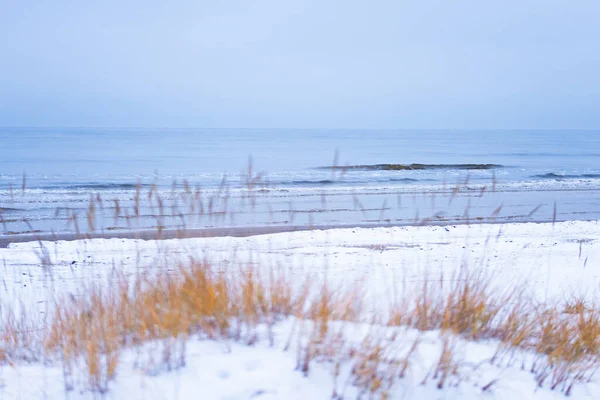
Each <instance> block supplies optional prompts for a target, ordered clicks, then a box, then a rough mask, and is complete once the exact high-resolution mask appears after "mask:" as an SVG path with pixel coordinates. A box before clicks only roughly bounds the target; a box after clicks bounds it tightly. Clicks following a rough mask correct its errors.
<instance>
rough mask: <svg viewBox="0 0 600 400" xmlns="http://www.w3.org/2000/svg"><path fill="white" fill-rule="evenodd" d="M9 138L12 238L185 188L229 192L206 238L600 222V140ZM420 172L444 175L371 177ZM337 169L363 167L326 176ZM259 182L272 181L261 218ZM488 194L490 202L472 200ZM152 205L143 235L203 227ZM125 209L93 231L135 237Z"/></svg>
mask: <svg viewBox="0 0 600 400" xmlns="http://www.w3.org/2000/svg"><path fill="white" fill-rule="evenodd" d="M0 138H1V139H2V146H0V211H1V217H2V221H4V223H3V224H2V226H0V230H1V231H0V233H1V234H7V233H8V232H11V233H22V232H28V231H32V230H36V231H37V230H40V231H51V230H54V231H71V230H73V229H74V227H73V224H72V223H71V224H69V223H68V222H69V219H73V218H72V216H73V215H74V214H77V215H78V216H79V217H81V218H83V215H84V214H85V213H86V212H87V210H89V202H90V196H91V195H93V196H95V197H97V196H98V194H99V195H100V197H101V198H102V199H103V200H104V201H105V203H108V202H113V206H114V200H118V201H119V207H120V208H123V209H127V208H128V207H131V202H132V201H133V200H134V197H135V192H136V185H137V184H138V183H141V184H142V185H145V186H142V190H149V188H150V185H152V184H156V185H157V192H160V193H162V196H163V197H164V200H165V201H168V202H170V203H174V202H175V203H177V201H178V200H177V199H178V197H177V196H178V195H177V194H176V193H174V190H175V191H176V190H185V189H184V188H183V187H184V182H187V185H188V186H187V187H189V188H197V187H198V188H200V191H201V194H200V201H206V202H207V203H208V202H209V200H210V199H209V198H210V197H211V196H216V195H217V194H218V193H221V194H220V195H219V196H221V197H223V196H222V195H223V193H222V192H223V190H224V189H223V188H224V187H227V196H229V198H230V200H229V201H228V204H227V205H226V207H227V208H226V209H225V208H223V210H222V211H226V214H227V215H228V216H227V217H223V218H222V219H221V220H218V221H217V220H216V218H215V217H214V216H212V217H209V216H208V214H209V213H208V211H206V214H207V215H203V216H202V218H201V217H198V218H196V217H194V218H185V219H186V223H188V224H190V225H193V226H194V227H206V226H217V225H260V224H308V223H314V224H352V223H364V222H368V223H378V222H381V221H387V222H389V223H403V222H406V221H413V220H414V221H417V220H420V219H422V218H428V217H432V216H434V215H437V216H438V218H439V217H440V215H444V218H448V219H456V220H458V219H459V217H465V215H466V214H468V217H469V218H474V217H488V216H489V215H490V214H491V212H492V211H493V210H495V209H496V208H497V207H498V206H499V205H501V204H502V205H503V209H502V212H501V213H500V214H499V215H498V216H500V217H503V218H505V219H513V220H514V219H518V218H521V219H537V220H547V219H549V218H551V215H552V218H554V215H553V213H554V204H555V203H556V204H557V210H558V212H557V214H558V219H592V218H600V195H599V191H600V131H526V130H522V131H495V130H482V131H452V130H446V131H445V130H435V131H423V130H419V131H411V130H286V129H270V130H257V129H245V130H244V129H235V130H233V129H232V130H208V129H206V130H203V129H196V130H191V129H59V128H48V129H39V128H19V129H14V128H0ZM413 163H417V164H427V165H429V164H431V165H439V164H444V165H445V167H442V168H432V167H425V168H427V169H418V170H385V169H381V168H377V167H373V166H374V165H378V164H413ZM460 164H495V165H496V166H495V167H493V168H490V169H474V170H468V169H466V168H465V167H460V166H459V165H460ZM332 165H335V166H339V167H346V166H349V167H352V166H360V167H359V168H349V169H345V168H344V169H331V168H329V169H327V168H320V167H327V166H332ZM430 168H431V169H430ZM249 169H250V171H251V175H253V176H255V175H256V174H257V173H261V175H260V179H257V180H256V185H255V186H253V188H254V189H256V188H260V191H259V192H257V196H258V197H259V199H258V200H259V201H258V202H256V199H255V200H253V204H252V210H250V209H249V203H248V202H247V201H246V200H245V199H246V197H247V194H248V193H247V189H248V170H249ZM224 177H225V181H224ZM174 182H176V184H175V188H176V189H173V183H174ZM458 182H460V183H461V184H462V186H461V187H460V188H459V190H457V191H454V193H453V187H454V186H455V185H456V184H457V183H458ZM224 183H225V184H224ZM483 186H486V189H485V190H484V192H485V194H486V195H485V196H479V197H476V196H474V193H481V189H482V188H483ZM402 196H404V197H406V199H409V200H408V201H407V200H404V201H402ZM421 197H427V199H424V198H422V199H420V198H421ZM480 197H481V199H480ZM144 198H145V197H144ZM442 198H443V199H442ZM202 199H204V200H202ZM236 199H237V200H236ZM419 199H420V200H419ZM475 199H479V200H477V201H475ZM180 202H181V201H180ZM150 203H151V200H148V201H147V204H142V211H141V212H140V214H141V216H140V217H139V218H136V221H135V227H136V228H145V227H153V226H156V225H161V226H167V227H175V226H177V225H178V224H179V222H177V221H176V220H177V218H176V217H173V215H174V214H177V215H179V219H180V220H183V219H182V218H181V215H182V214H183V215H184V216H185V215H188V214H194V213H197V210H195V209H194V210H193V213H192V208H194V207H191V208H190V209H186V210H183V211H181V210H180V209H178V210H177V212H175V211H173V210H171V212H170V214H171V216H170V220H167V219H168V218H167V217H166V216H165V220H161V221H158V220H157V218H156V217H155V215H154V214H155V213H156V210H154V209H153V208H152V204H150ZM392 204H393V207H392ZM537 205H541V206H542V207H541V208H539V210H538V211H536V213H535V215H532V216H530V217H527V215H528V214H529V212H528V211H527V209H528V207H530V208H532V209H533V208H535V207H536V206H537ZM113 206H111V207H112V208H111V207H109V206H108V205H106V210H105V209H104V208H102V210H100V208H99V207H96V209H95V210H94V212H95V213H97V214H99V219H100V220H101V223H100V224H96V225H99V226H100V227H98V226H95V227H94V229H121V228H126V227H133V226H132V224H131V219H126V218H124V217H123V216H121V215H119V216H118V217H116V218H111V217H110V215H111V213H114V207H113ZM467 206H470V207H471V208H470V211H469V212H465V211H464V210H463V208H465V207H467ZM178 207H179V208H181V207H183V206H181V204H178ZM218 207H225V205H224V204H221V205H220V206H217V205H216V200H213V208H214V209H213V210H211V211H212V214H218V212H217V211H215V210H217V208H218ZM365 209H366V210H367V211H364V210H365ZM382 210H383V211H382ZM153 212H154V214H153ZM162 214H163V215H164V214H167V213H166V212H164V210H163V212H162ZM525 217H527V218H525ZM124 220H126V221H127V222H126V223H125V222H124ZM190 220H193V221H192V222H190Z"/></svg>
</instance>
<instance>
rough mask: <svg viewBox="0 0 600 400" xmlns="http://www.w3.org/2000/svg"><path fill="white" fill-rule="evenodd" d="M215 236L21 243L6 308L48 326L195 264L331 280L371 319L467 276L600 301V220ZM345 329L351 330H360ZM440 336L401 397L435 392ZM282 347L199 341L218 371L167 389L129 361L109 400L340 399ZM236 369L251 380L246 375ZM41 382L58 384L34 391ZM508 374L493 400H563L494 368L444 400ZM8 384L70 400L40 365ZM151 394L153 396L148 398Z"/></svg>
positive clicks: (0, 252)
mask: <svg viewBox="0 0 600 400" xmlns="http://www.w3.org/2000/svg"><path fill="white" fill-rule="evenodd" d="M212 233H213V235H212V237H193V238H191V237H190V238H180V239H164V240H158V241H157V240H147V239H131V238H123V237H121V238H94V239H86V240H74V241H67V240H59V241H53V242H49V241H43V242H22V243H11V244H9V245H8V246H7V247H4V248H2V249H0V259H2V262H3V285H4V290H3V292H4V294H3V296H2V300H3V304H4V305H5V306H8V305H10V304H14V305H17V304H19V305H20V307H26V308H29V309H30V310H38V311H37V312H38V313H39V315H38V318H41V319H44V318H47V316H46V314H45V313H47V312H48V310H49V306H50V304H51V303H52V302H53V301H56V300H59V301H60V299H68V298H80V297H86V296H87V295H88V290H89V288H90V287H92V286H93V287H98V285H100V287H102V286H103V285H104V286H105V287H110V285H112V282H113V281H114V280H115V279H116V275H115V274H118V275H119V276H124V277H126V279H129V280H132V279H134V277H136V276H139V275H140V274H146V275H147V274H149V275H150V276H152V275H154V274H161V273H164V272H165V271H169V270H172V271H175V270H174V269H173V268H174V266H175V265H176V264H177V263H178V262H182V261H184V260H186V259H188V258H189V257H190V256H193V257H195V258H197V259H205V260H210V262H211V263H214V264H215V265H218V266H222V267H227V268H231V267H232V266H235V265H248V264H249V263H250V264H255V265H257V266H258V268H259V269H263V270H265V271H267V270H269V268H273V267H282V268H284V269H285V270H286V271H287V272H289V273H290V274H292V276H294V275H296V276H298V277H301V276H304V275H308V276H311V279H312V280H314V281H323V280H324V279H327V280H328V281H329V283H331V284H334V285H335V286H336V287H351V286H352V285H354V284H356V283H357V282H358V283H360V287H361V288H362V289H363V290H364V300H365V301H366V303H367V304H368V306H367V308H368V307H372V306H374V305H375V304H378V303H381V302H382V301H385V300H387V299H389V298H390V297H391V296H393V293H394V292H395V291H397V290H398V288H399V287H402V286H403V285H404V287H406V285H408V286H409V287H419V285H421V282H423V281H425V280H427V279H432V280H436V279H440V277H442V276H443V277H445V278H444V279H446V280H447V281H448V282H451V281H452V279H457V278H458V277H459V271H460V270H461V269H463V268H465V267H466V266H470V267H475V268H477V269H479V270H481V271H483V272H484V273H485V275H486V276H489V277H492V279H493V281H492V282H493V284H494V285H495V286H497V287H500V288H502V287H503V288H506V287H511V286H515V285H525V287H527V288H529V289H530V290H531V293H532V294H533V296H535V298H536V299H538V300H539V301H546V302H556V304H561V303H562V302H565V301H566V300H568V296H570V295H574V294H585V295H586V296H587V298H588V299H590V301H592V300H593V299H594V298H598V293H599V292H598V288H599V287H600V273H599V272H598V271H599V268H600V264H599V263H598V262H599V260H600V222H598V221H588V222H586V221H574V222H557V223H556V224H551V223H524V224H478V225H449V226H420V227H416V226H405V227H378V228H360V227H354V228H344V229H326V230H303V231H296V232H270V233H267V232H265V231H254V230H251V229H248V230H245V231H236V232H234V234H231V232H228V231H221V232H219V233H220V234H221V236H219V235H215V234H214V233H215V232H214V231H213V232H212ZM234 236H237V237H234ZM44 258H47V259H46V262H47V264H44V263H42V262H41V261H40V260H42V259H44ZM44 265H45V266H44ZM30 312H31V311H30ZM293 325H294V324H293V323H292V322H291V321H289V323H288V322H283V323H282V324H280V325H278V326H277V327H276V331H275V332H276V335H277V337H280V338H282V340H283V338H285V337H286V335H290V334H291V332H292V330H293V329H294V328H293ZM345 329H348V330H349V331H352V330H353V329H358V327H354V328H348V327H347V328H345ZM359 331H360V329H359ZM416 334H417V333H416V332H413V331H411V330H408V331H406V332H405V333H404V334H403V335H405V336H403V337H405V338H406V340H409V339H408V338H410V337H413V335H416ZM353 335H354V336H352V335H350V336H351V337H352V338H354V339H352V340H358V341H360V337H361V335H360V334H359V333H356V334H353ZM436 335H437V334H434V333H428V334H426V335H425V336H424V338H428V339H427V340H428V341H430V344H429V345H425V346H424V348H423V352H425V353H424V354H422V355H421V356H419V357H422V359H421V361H420V362H421V363H422V364H421V367H419V368H417V369H416V370H415V371H416V372H415V373H414V376H413V377H412V378H411V379H412V380H414V381H415V383H414V385H413V384H410V383H407V384H405V385H403V386H402V389H401V391H403V392H405V393H409V394H408V395H409V397H410V396H431V395H435V393H436V392H435V389H434V388H433V387H430V386H429V385H418V384H416V380H418V379H420V378H418V377H419V376H425V375H426V374H427V371H428V368H431V366H430V362H432V361H431V360H429V361H427V360H428V357H427V356H426V353H427V352H433V353H435V352H436V351H437V350H436V348H437V346H439V340H440V339H439V336H436ZM427 340H426V341H427ZM283 342H285V340H283ZM283 344H284V343H282V342H280V343H279V344H278V345H276V346H275V348H272V347H269V346H266V347H265V346H263V345H257V346H252V347H250V348H247V347H244V346H241V345H239V344H236V343H233V342H232V343H230V344H228V346H229V347H230V351H227V352H222V351H221V350H219V347H220V346H221V345H220V344H219V343H218V342H216V343H212V342H205V341H197V342H196V341H191V342H189V343H188V346H189V348H190V352H191V353H190V356H189V363H190V365H194V363H196V362H205V361H206V360H207V359H210V360H212V361H211V362H210V363H211V364H214V365H219V367H216V368H211V369H210V371H207V370H205V369H203V368H202V367H201V366H197V367H191V368H185V369H184V370H182V371H183V372H182V374H181V373H179V372H178V373H177V376H179V378H177V379H176V380H175V381H173V380H172V379H171V378H169V376H172V375H171V373H166V374H161V375H160V377H159V378H158V379H154V378H150V376H145V375H137V373H136V372H135V371H136V369H135V368H133V369H131V368H132V367H131V366H129V367H128V365H131V364H130V363H131V362H133V361H124V362H123V363H122V366H121V367H120V371H121V372H120V374H119V375H118V377H117V379H116V381H115V382H114V385H112V386H111V387H112V389H111V393H113V395H114V396H116V397H117V398H119V397H120V396H122V395H124V393H125V392H124V390H126V393H127V396H128V397H129V398H140V399H142V398H143V399H153V398H157V399H158V398H163V397H164V396H165V395H166V394H169V393H171V394H172V393H174V392H173V391H176V390H183V391H184V393H190V391H191V390H193V389H192V388H193V385H192V382H195V381H196V380H197V379H200V377H202V378H201V379H202V382H204V383H203V385H205V387H207V388H211V389H210V390H211V391H209V392H208V393H213V394H214V395H216V394H217V393H219V396H224V395H225V394H227V393H229V395H230V396H233V397H234V398H238V397H245V396H251V395H252V394H253V393H256V392H261V391H262V392H265V393H271V394H272V395H273V397H276V398H282V397H285V398H299V399H300V398H307V396H313V395H314V396H317V394H319V396H320V395H322V393H330V392H331V390H332V386H331V385H332V381H331V380H330V378H328V375H329V372H328V370H329V367H327V365H326V364H325V365H320V366H317V368H316V369H315V370H314V372H313V373H312V374H311V377H310V378H309V379H305V378H301V375H300V374H298V372H297V371H295V370H294V367H293V360H292V359H293V357H292V354H290V353H289V352H285V351H282V350H281V346H283ZM460 346H461V349H462V350H463V351H464V353H461V354H463V355H462V356H461V357H465V358H464V360H465V362H467V361H468V362H473V363H475V362H478V363H480V362H482V360H484V359H485V357H487V356H489V355H490V354H493V353H494V351H495V349H496V348H497V346H498V344H497V343H495V342H494V341H490V342H487V343H471V342H461V344H460ZM519 354H520V353H519ZM519 354H516V355H515V357H517V359H520V358H519V357H528V356H527V355H526V353H523V354H522V355H519ZM131 357H133V353H125V354H124V360H128V359H130V358H131ZM206 357H208V358H206ZM134 358H135V357H134ZM202 360H203V361H202ZM243 365H246V366H247V368H246V367H243ZM236 366H240V368H242V369H241V370H238V369H237V368H238V367H236ZM275 366H277V367H276V368H279V369H280V373H281V374H282V375H281V377H282V378H281V379H278V380H269V379H267V376H268V370H269V369H271V368H274V367H275ZM244 368H246V369H244ZM203 371H204V372H203ZM132 373H133V374H134V375H135V376H136V378H135V379H137V380H139V382H140V385H139V388H138V386H137V385H133V386H131V385H129V386H127V389H125V386H124V385H125V382H126V381H127V380H129V379H132V375H131V374H132ZM41 374H44V375H45V376H47V377H48V379H46V380H44V381H36V383H35V384H31V383H30V382H32V379H33V378H34V377H39V376H40V375H41ZM57 374H58V375H57ZM207 374H208V375H207ZM261 374H266V375H261ZM296 374H298V375H296ZM423 374H425V375H423ZM507 374H508V376H511V377H512V378H511V379H501V380H500V383H498V384H497V385H496V386H497V388H496V389H495V390H494V391H493V392H492V393H491V394H489V395H488V396H487V397H486V398H493V399H508V398H511V397H512V396H513V393H515V392H519V393H521V394H524V393H528V396H529V395H530V396H532V397H530V398H555V396H557V395H558V393H557V392H554V391H550V390H547V389H543V388H536V385H535V383H534V381H533V380H532V379H531V378H528V375H529V373H528V372H527V371H523V370H521V369H519V368H516V367H514V366H513V367H510V366H504V367H502V368H501V367H499V366H496V365H494V366H489V367H485V368H482V369H481V370H478V372H477V376H478V377H477V378H472V379H474V381H473V382H471V383H470V384H458V385H457V386H456V387H452V388H450V389H448V390H446V391H445V392H444V393H445V395H446V396H450V397H453V396H460V397H461V398H468V399H471V398H473V399H475V398H479V397H478V396H479V394H478V393H480V392H481V385H485V382H484V381H485V380H486V379H487V380H489V379H500V376H507ZM0 375H1V376H2V377H4V379H5V380H4V383H3V385H4V386H3V388H2V393H3V394H4V396H6V397H5V398H13V397H14V396H16V395H17V394H18V396H20V397H21V398H28V396H31V397H37V396H39V395H41V394H42V393H44V395H48V396H49V397H50V398H53V396H60V393H62V392H63V390H64V389H63V385H62V384H61V383H60V379H59V375H60V371H59V369H57V368H56V367H45V366H43V365H41V364H39V363H37V362H34V363H27V364H17V365H13V366H12V367H7V366H6V367H2V369H1V370H0ZM235 376H239V377H240V378H234V377H235ZM242 376H245V377H246V378H242ZM260 376H263V378H260ZM490 376H492V377H495V378H490ZM515 378H516V379H515ZM230 379H235V380H234V381H233V382H235V384H234V386H235V388H234V387H228V384H227V382H229V381H230ZM240 379H241V380H240ZM57 380H58V381H57ZM410 381H411V380H410V379H409V381H408V382H410ZM26 382H29V383H27V384H26ZM286 382H287V383H286ZM290 382H293V385H292V386H288V385H287V384H288V383H290ZM148 385H151V387H153V388H155V389H153V390H152V391H149V390H148V387H149V386H148ZM190 385H192V386H190ZM315 385H316V386H315ZM291 387H293V388H294V389H293V390H291V389H290V388H291ZM177 388H179V389H177ZM154 390H158V391H157V392H154ZM313 390H316V391H314V392H313ZM349 390H350V391H352V389H349ZM186 391H187V392H186ZM11 393H12V395H11ZM159 393H161V394H159ZM88 394H89V393H88ZM88 394H85V392H82V394H80V396H81V397H77V398H87V396H88ZM590 394H592V398H593V396H594V395H593V394H596V395H600V385H598V384H597V383H589V384H585V385H583V386H581V387H578V389H577V390H575V391H574V394H573V395H572V398H576V399H579V398H589V397H588V395H590ZM78 396H79V395H78ZM168 396H170V395H168ZM319 396H317V397H319ZM548 396H550V397H548ZM317 397H315V398H317ZM319 398H322V397H319ZM411 398H412V397H411ZM432 398H433V397H432Z"/></svg>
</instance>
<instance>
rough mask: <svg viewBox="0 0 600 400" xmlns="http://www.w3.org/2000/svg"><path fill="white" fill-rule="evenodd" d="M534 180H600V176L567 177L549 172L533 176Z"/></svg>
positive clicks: (581, 175)
mask: <svg viewBox="0 0 600 400" xmlns="http://www.w3.org/2000/svg"><path fill="white" fill-rule="evenodd" d="M532 178H541V179H555V180H562V179H600V174H580V175H567V174H557V173H555V172H549V173H547V174H539V175H533V176H532Z"/></svg>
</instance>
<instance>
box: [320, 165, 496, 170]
mask: <svg viewBox="0 0 600 400" xmlns="http://www.w3.org/2000/svg"><path fill="white" fill-rule="evenodd" d="M497 168H503V166H502V165H499V164H371V165H349V166H345V167H342V166H335V165H334V166H327V167H319V168H318V169H333V170H363V171H421V170H438V169H443V170H487V169H497Z"/></svg>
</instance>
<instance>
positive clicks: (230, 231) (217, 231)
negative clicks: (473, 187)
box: [0, 219, 597, 249]
mask: <svg viewBox="0 0 600 400" xmlns="http://www.w3.org/2000/svg"><path fill="white" fill-rule="evenodd" d="M568 221H570V220H556V221H546V220H534V219H532V220H526V221H525V220H517V219H515V220H514V221H506V220H475V221H464V220H460V221H447V220H441V221H436V220H429V221H426V223H394V224H392V223H376V224H339V225H312V226H310V225H293V226H291V225H290V226H239V227H221V228H217V227H211V228H190V229H185V230H179V229H164V230H162V231H158V230H156V229H139V230H128V231H115V232H94V233H86V234H77V233H74V232H64V233H40V234H23V235H14V236H0V249H2V248H8V246H9V245H10V244H12V243H27V242H58V241H68V242H71V241H76V240H83V239H141V240H169V239H194V238H213V237H215V238H217V237H238V238H239V237H250V236H260V235H270V234H275V233H289V232H305V231H327V230H333V229H352V228H359V229H369V228H397V227H420V226H437V227H444V226H458V225H484V224H488V225H500V224H527V223H534V224H554V223H558V222H568ZM577 221H582V222H586V221H587V222H589V221H597V219H588V220H577Z"/></svg>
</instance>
